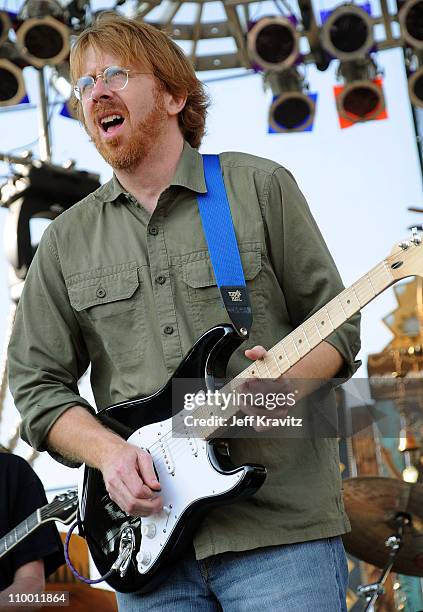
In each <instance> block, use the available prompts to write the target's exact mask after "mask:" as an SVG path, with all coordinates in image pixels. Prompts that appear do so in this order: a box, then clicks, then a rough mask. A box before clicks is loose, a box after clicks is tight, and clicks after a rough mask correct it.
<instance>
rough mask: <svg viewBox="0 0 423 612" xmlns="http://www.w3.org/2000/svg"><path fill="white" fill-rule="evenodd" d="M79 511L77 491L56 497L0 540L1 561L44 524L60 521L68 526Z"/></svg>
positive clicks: (71, 490)
mask: <svg viewBox="0 0 423 612" xmlns="http://www.w3.org/2000/svg"><path fill="white" fill-rule="evenodd" d="M77 510H78V492H77V489H70V490H69V491H66V493H62V494H61V495H56V497H55V498H54V499H53V501H52V502H50V503H49V504H46V505H45V506H42V507H41V508H38V509H37V510H35V511H34V512H33V513H32V514H30V515H29V516H28V517H27V518H26V519H25V520H24V521H22V522H21V523H19V525H17V526H16V527H15V528H14V529H12V531H9V533H7V534H6V535H5V536H3V537H2V538H0V559H1V558H2V557H4V556H5V555H6V554H7V553H8V552H10V551H11V550H12V548H14V547H15V546H16V545H17V544H19V542H21V541H22V540H23V539H25V538H26V537H27V536H29V534H30V533H32V532H33V531H35V530H36V529H38V527H41V525H43V524H44V523H47V522H48V521H60V522H61V523H64V524H65V525H67V524H68V523H70V522H71V521H72V519H73V518H74V517H75V515H76V512H77Z"/></svg>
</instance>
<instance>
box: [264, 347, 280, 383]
mask: <svg viewBox="0 0 423 612" xmlns="http://www.w3.org/2000/svg"><path fill="white" fill-rule="evenodd" d="M264 362H265V364H266V367H267V370H268V372H269V377H270V378H278V377H279V376H280V375H281V371H280V369H279V365H278V362H277V360H276V357H275V355H274V353H273V351H269V353H268V357H266V359H265V360H264Z"/></svg>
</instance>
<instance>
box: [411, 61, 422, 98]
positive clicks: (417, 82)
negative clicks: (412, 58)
mask: <svg viewBox="0 0 423 612" xmlns="http://www.w3.org/2000/svg"><path fill="white" fill-rule="evenodd" d="M408 94H409V96H410V100H411V103H412V104H414V106H418V107H420V108H423V66H420V68H418V69H417V70H416V71H415V72H413V73H412V74H411V75H410V77H409V79H408Z"/></svg>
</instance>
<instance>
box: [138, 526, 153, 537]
mask: <svg viewBox="0 0 423 612" xmlns="http://www.w3.org/2000/svg"><path fill="white" fill-rule="evenodd" d="M141 534H142V535H143V536H145V537H146V538H154V536H155V535H156V525H155V524H154V523H147V525H142V527H141Z"/></svg>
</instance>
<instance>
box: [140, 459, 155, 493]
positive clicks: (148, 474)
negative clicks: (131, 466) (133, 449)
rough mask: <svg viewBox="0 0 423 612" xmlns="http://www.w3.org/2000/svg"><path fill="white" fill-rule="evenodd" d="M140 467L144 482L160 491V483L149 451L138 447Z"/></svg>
mask: <svg viewBox="0 0 423 612" xmlns="http://www.w3.org/2000/svg"><path fill="white" fill-rule="evenodd" d="M138 467H139V470H140V474H141V478H142V479H143V481H144V483H145V484H146V485H147V486H148V487H150V489H152V490H153V491H160V483H159V481H158V479H157V476H156V471H155V469H154V465H153V459H152V457H151V455H150V453H149V452H147V451H144V450H140V449H138Z"/></svg>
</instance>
